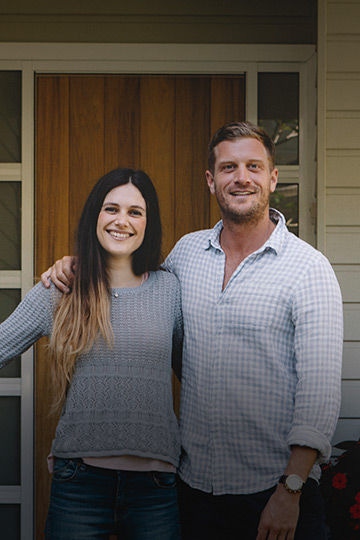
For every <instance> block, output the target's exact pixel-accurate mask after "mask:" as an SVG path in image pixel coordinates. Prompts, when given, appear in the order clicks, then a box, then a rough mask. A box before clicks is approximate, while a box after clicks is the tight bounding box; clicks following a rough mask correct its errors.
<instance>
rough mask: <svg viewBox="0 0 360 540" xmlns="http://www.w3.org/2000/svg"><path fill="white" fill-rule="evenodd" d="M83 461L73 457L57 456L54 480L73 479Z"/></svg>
mask: <svg viewBox="0 0 360 540" xmlns="http://www.w3.org/2000/svg"><path fill="white" fill-rule="evenodd" d="M79 465H81V462H79V461H77V460H73V459H64V458H55V463H54V472H53V480H55V481H56V482H67V481H68V480H72V479H73V478H74V477H75V476H76V473H77V471H78V469H79Z"/></svg>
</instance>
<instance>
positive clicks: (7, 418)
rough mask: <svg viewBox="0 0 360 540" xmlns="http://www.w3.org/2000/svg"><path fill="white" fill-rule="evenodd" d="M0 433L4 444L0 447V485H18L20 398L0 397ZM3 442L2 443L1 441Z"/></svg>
mask: <svg viewBox="0 0 360 540" xmlns="http://www.w3.org/2000/svg"><path fill="white" fill-rule="evenodd" d="M0 431H1V433H3V434H6V444H1V445H0V485H2V486H14V485H19V484H20V398H19V397H15V396H3V397H0ZM3 442H4V441H3Z"/></svg>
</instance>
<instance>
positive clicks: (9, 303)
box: [0, 289, 21, 378]
mask: <svg viewBox="0 0 360 540" xmlns="http://www.w3.org/2000/svg"><path fill="white" fill-rule="evenodd" d="M20 298H21V293H20V290H19V289H0V322H2V321H3V320H4V319H6V317H8V316H9V315H10V313H12V312H13V311H14V309H15V308H16V306H17V305H18V303H19V302H20ZM2 377H21V365H20V359H19V358H16V359H15V360H12V361H11V362H10V364H8V365H7V366H5V367H4V368H2V369H0V378H2Z"/></svg>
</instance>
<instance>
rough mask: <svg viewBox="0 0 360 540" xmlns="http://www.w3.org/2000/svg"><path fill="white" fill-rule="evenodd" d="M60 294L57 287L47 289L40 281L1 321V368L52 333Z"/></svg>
mask: <svg viewBox="0 0 360 540" xmlns="http://www.w3.org/2000/svg"><path fill="white" fill-rule="evenodd" d="M56 294H57V293H56V292H55V290H54V286H52V287H51V288H50V289H46V288H45V287H44V286H43V285H42V284H41V283H38V284H37V285H35V287H33V288H32V289H31V290H30V291H29V292H28V293H27V295H26V296H25V297H24V299H23V300H22V301H21V302H20V304H19V305H18V306H17V308H16V309H15V310H14V311H13V312H12V314H11V315H10V316H9V317H8V318H7V319H5V321H4V322H3V323H2V324H0V368H1V367H4V366H5V365H6V364H7V363H8V362H9V361H10V360H11V359H12V358H15V357H16V356H18V355H20V354H22V353H24V352H25V351H26V350H27V349H28V348H29V347H30V346H31V345H33V344H34V343H35V342H36V341H37V340H38V339H40V338H41V337H42V336H46V335H49V334H50V332H51V326H52V314H53V305H54V298H55V296H56Z"/></svg>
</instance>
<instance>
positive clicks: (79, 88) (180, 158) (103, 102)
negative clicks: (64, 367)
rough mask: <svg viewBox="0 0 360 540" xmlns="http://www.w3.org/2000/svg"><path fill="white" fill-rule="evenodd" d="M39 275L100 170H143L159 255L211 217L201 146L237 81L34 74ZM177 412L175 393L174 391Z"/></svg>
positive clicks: (44, 490)
mask: <svg viewBox="0 0 360 540" xmlns="http://www.w3.org/2000/svg"><path fill="white" fill-rule="evenodd" d="M36 88H37V93H36V96H37V100H36V106H37V110H36V257H35V258H36V274H37V275H40V273H41V272H42V271H43V270H44V269H46V268H47V267H48V266H49V265H50V264H51V263H52V262H54V261H55V260H56V259H57V258H59V257H61V256H62V255H64V254H69V253H72V252H73V239H74V232H75V228H76V224H77V222H78V219H79V216H80V212H81V209H82V206H83V204H84V201H85V199H86V197H87V195H88V193H89V191H90V189H91V187H92V186H93V184H94V183H95V181H96V180H97V179H98V178H99V177H100V176H101V175H102V174H104V173H105V172H107V171H109V170H111V169H113V168H116V167H119V166H120V167H125V166H126V167H135V168H142V169H144V170H145V171H146V172H147V173H148V174H149V175H150V177H151V178H152V179H153V181H154V184H155V186H156V188H157V191H158V195H159V199H160V206H161V215H162V221H163V229H164V240H163V254H164V256H165V255H166V254H167V253H168V252H169V250H170V249H171V247H172V246H173V244H174V243H175V241H176V240H177V239H178V238H179V237H180V236H182V235H183V234H185V233H187V232H189V231H192V230H195V229H200V228H205V227H209V226H212V225H213V224H214V222H216V221H217V219H218V216H219V214H218V211H217V208H216V205H215V204H214V203H213V202H212V201H210V197H209V194H208V189H207V186H206V182H205V177H204V171H205V169H206V155H207V144H208V141H209V137H210V135H211V134H212V133H213V132H214V130H215V129H216V128H217V127H219V126H220V125H222V124H223V123H224V122H226V121H230V120H235V119H236V120H242V119H244V117H245V97H244V96H245V93H244V92H245V90H244V89H245V80H244V76H242V75H239V76H231V77H229V76H227V77H222V76H215V77H212V76H153V75H149V76H128V75H38V76H37V83H36ZM43 344H44V342H43V343H41V344H40V345H39V346H38V347H37V352H36V375H35V379H36V382H35V387H36V401H35V402H36V511H37V516H36V521H37V533H36V537H37V538H41V537H42V531H43V527H44V520H45V517H46V512H47V505H48V494H49V486H50V475H49V474H48V472H47V468H46V456H47V454H48V451H49V449H50V446H51V440H52V437H53V433H54V429H55V425H56V422H57V419H56V418H53V417H50V416H49V409H50V404H51V381H50V378H49V369H48V365H47V359H46V351H45V350H44V347H43ZM174 401H175V407H176V408H178V404H179V403H178V402H179V386H178V385H177V384H175V400H174Z"/></svg>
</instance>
